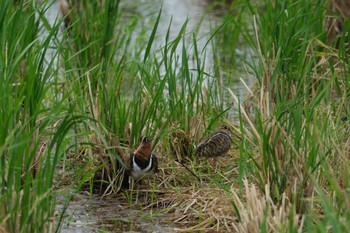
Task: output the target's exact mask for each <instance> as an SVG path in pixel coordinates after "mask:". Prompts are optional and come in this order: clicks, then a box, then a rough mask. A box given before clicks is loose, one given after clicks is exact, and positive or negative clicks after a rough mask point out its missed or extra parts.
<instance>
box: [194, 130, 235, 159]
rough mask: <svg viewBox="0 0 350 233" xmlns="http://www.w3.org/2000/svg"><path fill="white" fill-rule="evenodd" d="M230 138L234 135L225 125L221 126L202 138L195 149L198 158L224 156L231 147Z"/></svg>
mask: <svg viewBox="0 0 350 233" xmlns="http://www.w3.org/2000/svg"><path fill="white" fill-rule="evenodd" d="M231 136H237V137H238V138H240V137H239V136H238V135H235V134H234V133H233V131H232V130H231V129H230V127H228V126H227V125H221V126H220V127H219V128H218V129H217V131H215V132H212V133H210V134H208V135H207V136H205V137H203V138H202V139H201V140H200V142H199V144H198V145H197V147H196V149H195V155H196V156H198V157H218V156H222V155H225V154H226V153H227V152H228V151H229V149H230V148H231V145H232V138H231Z"/></svg>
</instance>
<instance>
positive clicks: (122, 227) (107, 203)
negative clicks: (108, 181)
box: [56, 191, 179, 233]
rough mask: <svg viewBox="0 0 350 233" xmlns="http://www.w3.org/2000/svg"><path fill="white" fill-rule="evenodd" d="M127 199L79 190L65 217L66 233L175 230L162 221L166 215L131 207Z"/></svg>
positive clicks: (60, 201) (61, 203) (60, 204)
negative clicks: (90, 193) (160, 221)
mask: <svg viewBox="0 0 350 233" xmlns="http://www.w3.org/2000/svg"><path fill="white" fill-rule="evenodd" d="M64 202H65V199H64V198H63V197H62V196H60V195H59V196H58V198H57V207H56V213H57V214H58V213H59V212H60V210H61V209H62V208H63V206H64ZM128 206H129V203H127V201H126V198H124V197H121V198H109V197H104V198H101V196H100V195H95V194H94V195H92V196H90V195H89V193H87V192H84V191H82V192H80V193H78V194H77V195H75V197H74V199H73V200H72V201H71V202H70V204H69V206H68V208H67V210H66V212H65V217H64V224H63V225H62V228H61V232H63V233H71V232H78V233H83V232H84V233H87V232H130V233H131V232H159V233H162V232H174V231H177V230H178V229H179V228H176V226H174V224H171V225H170V224H167V223H159V220H161V219H165V218H166V216H165V214H160V213H156V212H152V211H151V210H144V211H143V210H136V209H132V208H129V207H128Z"/></svg>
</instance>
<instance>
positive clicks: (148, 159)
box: [126, 136, 158, 180]
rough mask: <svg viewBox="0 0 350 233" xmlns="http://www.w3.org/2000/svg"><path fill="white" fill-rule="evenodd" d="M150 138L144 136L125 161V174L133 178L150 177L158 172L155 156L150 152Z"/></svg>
mask: <svg viewBox="0 0 350 233" xmlns="http://www.w3.org/2000/svg"><path fill="white" fill-rule="evenodd" d="M151 150H152V140H151V139H150V138H149V137H147V136H145V137H143V138H142V140H141V144H140V145H139V147H138V148H137V149H136V150H135V151H134V153H132V154H131V155H130V157H129V159H128V161H127V164H126V165H127V166H128V169H127V174H128V176H129V177H131V178H132V179H134V180H140V179H141V178H143V177H149V176H150V177H152V176H153V174H154V173H156V172H158V160H157V157H156V156H155V155H154V154H152V151H151Z"/></svg>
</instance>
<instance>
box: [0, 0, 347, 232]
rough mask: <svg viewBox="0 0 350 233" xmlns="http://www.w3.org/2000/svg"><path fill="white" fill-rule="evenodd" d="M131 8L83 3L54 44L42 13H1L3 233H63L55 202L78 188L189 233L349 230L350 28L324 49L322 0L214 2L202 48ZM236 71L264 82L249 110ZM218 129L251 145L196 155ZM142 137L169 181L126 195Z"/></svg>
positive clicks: (7, 6)
mask: <svg viewBox="0 0 350 233" xmlns="http://www.w3.org/2000/svg"><path fill="white" fill-rule="evenodd" d="M129 4H131V3H129ZM129 4H126V3H124V2H123V1H121V2H119V1H112V0H106V1H101V2H100V3H92V2H91V1H80V2H79V5H76V6H75V7H73V8H72V11H71V12H70V17H71V21H70V26H69V28H67V29H66V30H65V31H64V32H63V35H61V33H62V31H60V30H62V29H61V28H60V25H61V24H62V22H63V20H64V19H57V21H56V22H55V23H54V24H53V25H50V24H49V23H48V21H47V19H46V18H45V12H46V11H47V9H48V7H49V6H50V4H49V3H48V2H45V1H44V2H43V3H41V4H39V3H35V2H20V3H12V2H10V1H3V2H1V3H0V9H1V10H0V12H1V14H0V15H1V18H0V25H1V27H0V37H1V40H0V47H1V51H3V52H2V53H1V55H0V73H1V79H0V88H1V90H0V103H1V110H0V122H1V123H0V126H1V130H0V142H1V143H0V232H50V231H55V230H59V228H60V224H62V221H63V220H65V218H64V208H63V209H62V210H60V211H59V212H56V213H55V205H56V196H57V193H60V194H62V193H63V194H64V196H66V197H67V198H66V200H67V201H66V204H69V201H70V200H71V197H72V196H73V195H74V194H75V193H76V192H78V191H79V190H80V189H81V188H82V187H84V189H85V190H88V191H89V192H90V193H92V192H95V191H97V190H98V191H100V192H101V193H102V194H105V195H112V196H116V197H118V200H120V199H121V200H122V201H121V203H124V204H125V205H127V206H128V207H129V208H131V209H142V210H143V211H148V212H150V214H151V216H156V215H154V214H155V213H160V214H164V217H161V218H160V219H158V220H155V221H157V222H158V221H159V222H160V223H164V224H166V223H169V222H170V223H174V224H176V227H178V228H181V229H182V230H183V231H189V232H191V231H204V232H205V231H239V232H286V231H288V232H296V231H306V232H309V231H312V232H314V231H316V232H328V231H332V232H347V231H350V229H349V228H350V218H349V217H348V216H349V208H348V205H349V203H350V199H349V196H350V195H349V179H348V175H349V166H350V158H349V154H350V146H349V143H350V141H349V131H350V128H349V111H350V104H349V101H350V98H349V90H350V89H349V83H350V82H349V81H350V79H349V60H348V59H349V58H348V51H347V49H346V48H347V46H346V43H347V36H346V33H345V32H346V31H348V27H349V24H348V21H345V23H344V24H343V34H339V37H338V38H335V37H333V38H330V37H329V33H327V30H328V29H327V23H326V20H327V19H328V18H339V19H340V18H341V15H338V14H337V13H336V12H331V11H330V10H328V9H327V7H328V5H327V4H328V2H325V1H316V2H315V1H312V2H311V1H307V0H301V1H297V2H295V1H291V0H284V1H275V2H271V1H247V0H239V1H235V2H234V3H232V4H231V5H230V6H231V7H230V10H222V8H221V7H218V6H222V4H216V5H215V6H213V8H212V9H213V10H215V11H217V12H219V13H220V16H218V17H220V19H221V20H222V21H221V23H220V24H219V25H215V26H213V28H212V30H211V32H210V33H209V34H208V35H206V38H207V39H206V40H207V46H206V47H205V48H202V47H201V46H199V43H198V42H199V40H200V39H202V35H200V32H199V31H198V30H189V29H188V25H187V22H184V24H183V26H182V28H181V29H180V30H179V31H178V34H177V36H175V37H173V36H171V35H170V31H171V30H170V29H171V26H172V25H171V23H170V22H169V28H168V30H167V31H166V32H164V33H159V24H160V23H161V20H162V10H161V9H158V8H157V9H155V10H153V11H152V12H151V13H150V15H151V16H150V17H149V18H150V19H151V24H149V25H147V24H146V23H145V22H144V20H143V18H142V17H140V16H139V15H140V12H138V11H141V10H142V7H141V8H140V9H139V8H137V6H136V5H135V6H133V5H132V4H131V5H129ZM225 6H226V5H225ZM101 9H104V10H101ZM333 9H336V8H335V7H333ZM327 15H328V16H327ZM44 31H45V32H48V33H43V32H44ZM158 41H162V42H163V43H162V45H161V46H159V43H157V42H158ZM209 45H210V46H209ZM242 47H245V48H247V49H245V50H244V51H245V53H250V54H249V55H247V54H245V55H244V56H242V52H241V51H242V49H241V48H242ZM209 50H212V51H209ZM211 53H212V54H213V55H212V56H213V57H212V58H213V64H209V63H208V62H207V60H206V58H207V56H206V54H211ZM208 66H213V69H211V70H210V72H208V69H207V67H208ZM237 67H240V68H237ZM241 67H242V68H241ZM238 73H239V74H240V75H242V76H243V80H245V78H244V77H245V76H247V77H248V76H250V77H254V80H255V82H254V83H253V84H251V85H250V84H249V85H247V87H246V90H244V91H243V92H245V93H246V94H245V96H247V97H245V98H244V100H242V99H241V101H240V100H238V98H237V97H236V95H237V93H235V91H233V90H234V89H235V85H236V81H235V80H236V79H237V78H234V76H237V74H238ZM232 115H234V118H237V121H233V120H232V119H233V118H232ZM221 123H227V124H229V125H230V126H231V127H232V128H234V130H235V131H236V132H237V133H239V134H240V135H241V137H242V140H237V139H234V146H233V147H232V150H231V151H230V152H229V154H228V155H227V156H225V157H223V158H218V159H217V160H198V159H197V158H193V149H194V145H196V144H197V143H198V141H199V139H200V138H201V137H202V136H203V135H205V134H207V133H208V132H209V131H211V130H213V129H215V127H216V126H217V125H219V124H221ZM145 134H147V135H149V136H150V137H152V138H154V144H155V145H154V151H155V153H156V154H157V156H158V158H159V161H160V173H159V174H158V176H157V178H156V179H155V180H153V181H151V182H150V183H148V184H146V185H142V186H140V187H139V188H138V190H137V191H133V190H131V191H125V192H122V193H118V189H119V185H120V182H119V181H120V178H121V177H122V176H121V173H120V172H119V171H120V169H121V168H122V166H123V165H122V163H121V158H122V157H123V156H127V155H128V154H129V153H130V151H131V150H132V148H135V146H137V144H138V143H139V138H140V137H141V135H145ZM72 190H73V191H72ZM136 196H137V197H136ZM136 199H137V200H142V201H141V202H140V201H136ZM123 201H124V202H123ZM165 216H166V217H165ZM153 218H155V217H153Z"/></svg>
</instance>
